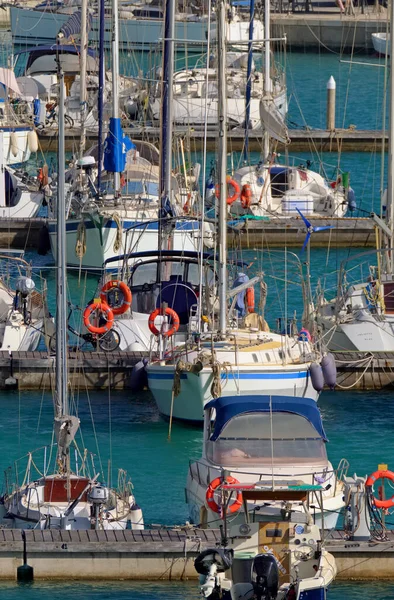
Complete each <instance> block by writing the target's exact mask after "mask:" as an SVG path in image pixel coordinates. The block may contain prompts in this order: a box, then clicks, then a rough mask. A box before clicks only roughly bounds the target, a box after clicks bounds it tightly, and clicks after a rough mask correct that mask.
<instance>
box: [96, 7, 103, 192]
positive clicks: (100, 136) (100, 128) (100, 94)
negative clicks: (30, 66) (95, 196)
mask: <svg viewBox="0 0 394 600" xmlns="http://www.w3.org/2000/svg"><path fill="white" fill-rule="evenodd" d="M99 18H100V29H99V88H98V161H97V162H98V174H97V189H98V193H99V194H100V192H101V168H102V164H103V125H104V124H103V112H104V110H103V109H104V74H105V58H104V0H100V9H99Z"/></svg>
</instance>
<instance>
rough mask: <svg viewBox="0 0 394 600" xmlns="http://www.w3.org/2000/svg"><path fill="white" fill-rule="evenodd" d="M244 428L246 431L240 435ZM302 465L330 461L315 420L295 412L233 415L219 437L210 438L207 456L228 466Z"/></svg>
mask: <svg viewBox="0 0 394 600" xmlns="http://www.w3.org/2000/svg"><path fill="white" fill-rule="evenodd" d="M240 432H242V435H240ZM272 448H273V455H274V458H273V462H274V465H284V466H286V465H289V464H292V465H302V464H305V465H306V464H308V465H310V464H322V463H326V462H327V454H326V449H325V442H324V440H322V438H321V437H319V436H318V434H317V432H316V430H315V428H314V427H313V426H312V424H311V423H310V422H309V421H308V420H307V419H305V418H304V417H301V416H299V415H295V414H293V413H284V412H281V413H273V415H272V442H271V419H270V415H269V413H249V414H246V415H240V416H238V417H234V418H233V419H231V420H230V421H229V422H228V424H227V425H226V426H225V427H224V429H223V431H222V433H221V434H220V436H219V438H218V439H217V440H216V441H208V444H207V458H208V460H210V461H211V462H213V463H215V464H216V463H220V464H221V465H223V466H224V467H245V468H247V467H248V466H250V467H251V466H254V465H266V466H267V467H269V466H270V465H271V462H272Z"/></svg>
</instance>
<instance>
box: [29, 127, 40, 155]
mask: <svg viewBox="0 0 394 600" xmlns="http://www.w3.org/2000/svg"><path fill="white" fill-rule="evenodd" d="M27 145H28V146H29V150H30V152H37V150H38V137H37V134H36V132H35V131H34V130H33V129H32V130H31V131H29V132H28V134H27Z"/></svg>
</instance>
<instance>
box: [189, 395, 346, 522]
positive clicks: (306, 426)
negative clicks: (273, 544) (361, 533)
mask: <svg viewBox="0 0 394 600" xmlns="http://www.w3.org/2000/svg"><path fill="white" fill-rule="evenodd" d="M326 443H327V438H326V435H325V432H324V428H323V424H322V420H321V415H320V411H319V409H318V407H317V404H316V402H315V401H314V400H313V399H311V398H308V397H303V398H301V397H299V396H298V397H295V396H273V395H272V396H267V395H256V394H255V395H253V394H252V393H250V394H248V395H244V396H240V395H238V396H235V395H229V396H226V395H223V396H222V397H220V398H217V399H216V400H211V401H210V402H208V403H207V404H206V405H205V410H204V434H203V448H202V457H201V458H200V459H199V460H197V461H193V462H191V463H190V466H189V472H188V476H187V484H186V502H187V504H188V507H189V515H190V519H191V522H192V523H196V524H200V525H202V526H204V527H214V528H216V527H217V526H218V518H219V515H220V502H219V498H220V490H221V484H222V483H224V482H225V481H227V482H228V483H229V484H230V483H231V484H233V486H234V487H233V488H232V489H233V491H234V494H233V495H232V497H231V499H230V501H229V504H228V506H227V513H228V515H229V516H230V514H231V524H232V525H236V524H238V525H241V523H243V522H244V520H245V516H246V514H247V513H251V514H252V515H253V518H252V520H253V522H259V523H262V522H267V521H268V522H271V521H281V517H282V515H283V514H284V513H286V511H287V510H288V507H287V504H286V500H284V499H281V498H280V493H279V492H278V496H277V497H275V495H273V496H272V497H271V499H270V500H268V499H264V500H263V499H262V498H258V499H256V500H252V499H250V500H248V499H247V498H246V497H244V501H243V502H241V501H240V498H239V495H238V491H237V490H238V487H239V488H244V489H250V490H258V489H259V487H260V486H267V485H268V486H269V487H271V489H272V491H274V490H276V489H280V487H281V486H288V487H289V488H291V487H292V486H295V489H296V488H297V486H299V488H300V489H302V488H303V486H305V489H307V488H308V486H309V488H308V490H309V491H308V493H306V494H305V495H306V498H305V502H295V503H293V504H292V508H291V511H292V513H293V515H297V516H298V517H299V518H300V521H301V520H302V519H301V516H302V517H305V513H306V511H307V510H308V511H311V512H312V515H313V522H314V523H315V524H316V525H317V526H318V527H320V528H322V529H327V530H329V529H332V528H335V526H336V524H337V522H338V519H339V518H340V513H341V510H342V509H343V508H344V506H345V502H344V499H343V477H344V476H345V475H346V470H347V467H348V463H347V461H346V460H342V461H341V462H340V464H339V466H338V468H337V469H334V468H333V466H332V464H331V463H330V462H329V460H328V457H327V451H326ZM316 491H317V492H318V493H317V494H316ZM320 494H321V499H319V498H320Z"/></svg>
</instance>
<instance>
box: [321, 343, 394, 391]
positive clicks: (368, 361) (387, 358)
mask: <svg viewBox="0 0 394 600" xmlns="http://www.w3.org/2000/svg"><path fill="white" fill-rule="evenodd" d="M393 346H394V344H393ZM332 354H333V355H334V357H335V361H336V365H337V373H338V377H337V382H338V389H339V390H340V389H341V387H342V388H345V389H349V390H350V389H352V390H381V389H383V388H386V387H392V386H393V385H394V350H393V352H333V353H332Z"/></svg>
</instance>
